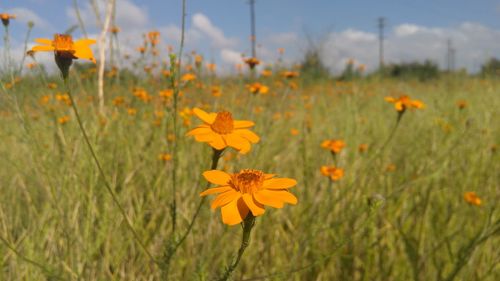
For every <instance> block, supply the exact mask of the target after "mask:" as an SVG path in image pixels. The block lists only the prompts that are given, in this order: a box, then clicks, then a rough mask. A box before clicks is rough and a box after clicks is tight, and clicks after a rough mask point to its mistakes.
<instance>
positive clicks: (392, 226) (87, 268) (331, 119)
mask: <svg viewBox="0 0 500 281" xmlns="http://www.w3.org/2000/svg"><path fill="white" fill-rule="evenodd" d="M111 32H113V33H118V32H119V31H118V30H115V31H111ZM158 37H159V33H156V35H155V33H154V32H150V34H149V35H148V36H145V38H146V42H145V44H144V46H143V47H141V48H139V49H138V54H137V55H138V56H135V57H129V58H123V60H124V61H126V60H128V61H129V62H128V65H129V66H128V67H127V66H125V67H109V68H107V69H106V71H105V73H104V75H103V77H104V80H103V82H104V84H103V85H104V86H103V88H101V85H100V83H99V80H98V78H97V77H98V72H99V70H98V69H97V68H96V66H95V65H94V64H93V63H91V62H85V61H84V60H92V61H95V60H94V57H93V54H92V52H91V51H90V48H89V47H88V46H87V45H90V44H92V43H93V42H91V41H92V40H87V41H76V40H75V41H73V39H72V38H71V37H69V36H68V35H57V36H55V37H54V39H53V40H50V39H44V40H37V41H36V42H37V44H39V45H37V46H36V47H34V48H33V49H32V50H33V51H34V52H31V53H29V54H28V55H27V57H26V63H28V66H27V68H26V69H25V71H24V74H23V75H19V72H16V71H15V70H14V71H13V70H12V69H10V70H11V71H10V72H2V84H1V87H0V124H1V130H0V140H1V145H0V160H1V163H2V164H1V168H0V188H1V196H0V242H1V243H0V256H1V257H2V259H1V271H0V280H215V279H216V280H228V279H230V278H232V279H233V280H384V281H385V280H414V281H424V280H439V281H451V280H491V281H493V280H500V251H499V249H498V244H499V242H500V240H499V233H500V213H499V210H498V204H497V203H495V202H498V201H499V199H500V193H499V191H500V186H499V184H500V173H499V171H500V152H499V151H498V145H500V126H499V122H498V120H500V110H499V108H500V96H499V94H498V93H500V80H498V79H496V78H494V77H490V78H485V77H480V76H472V75H466V74H464V73H459V72H457V73H447V74H441V75H440V77H439V78H436V79H428V80H425V81H419V80H417V79H393V78H389V77H384V76H383V75H365V74H364V73H362V72H363V70H362V69H360V70H359V72H360V73H362V75H359V76H358V77H352V79H347V80H341V79H336V78H334V77H313V76H311V75H308V74H307V73H303V72H301V69H300V67H294V66H289V65H284V64H281V63H280V62H276V63H275V64H274V65H270V66H269V65H266V66H265V67H264V70H262V69H259V70H257V68H254V67H255V66H256V65H257V64H258V63H259V61H258V60H257V59H256V58H247V59H246V60H242V64H241V65H240V66H239V68H238V71H237V72H236V73H234V74H232V75H219V74H218V72H217V66H216V65H214V64H212V63H209V62H207V61H206V60H205V59H204V58H203V57H202V56H201V55H200V54H197V53H195V52H192V53H183V54H182V49H181V50H177V52H178V53H181V56H180V57H179V56H178V55H176V53H174V50H172V49H170V50H169V54H163V53H165V50H161V51H160V50H159V49H157V47H156V46H157V40H158ZM148 38H149V39H148ZM148 40H149V41H148ZM40 51H50V53H49V54H48V55H49V56H52V55H54V56H55V58H56V62H57V65H58V70H56V71H55V72H46V71H45V70H44V68H43V67H42V66H41V65H40V64H38V63H37V61H36V58H37V57H38V56H39V55H40V54H39V52H40ZM89 52H90V53H89ZM159 55H167V56H168V57H169V61H166V62H165V61H164V60H161V59H160V57H159ZM77 58H78V59H79V60H77ZM96 58H97V56H96ZM179 58H182V62H180V61H179ZM119 60H122V58H121V57H119ZM162 61H163V62H164V63H161V62H162ZM82 62H83V63H82ZM72 63H73V64H72ZM349 63H352V62H349ZM245 64H246V65H245ZM110 65H113V64H112V63H111V64H110ZM59 71H60V72H59ZM98 89H102V92H103V94H104V95H103V96H102V97H103V99H101V97H100V96H99V94H98V93H99V91H98ZM238 120H243V121H238ZM245 120H246V121H245ZM249 121H251V122H249ZM200 125H201V126H200ZM200 132H201V133H200ZM252 132H253V133H252ZM237 134H239V135H237ZM216 140H220V141H216ZM245 169H251V170H245ZM213 170H219V171H221V172H216V171H213ZM240 171H242V172H240ZM260 171H262V172H263V173H262V172H260ZM227 173H228V174H229V175H228V174H227ZM270 174H273V175H274V178H272V177H273V175H270ZM215 186H220V187H217V188H216V189H208V191H206V192H204V191H205V190H207V188H210V187H215ZM202 192H203V193H202ZM219 192H220V193H221V194H220V195H218V197H216V196H215V195H216V194H215V193H219ZM231 192H232V194H233V195H231V196H229V195H228V194H229V193H231ZM249 194H250V196H248V197H245V196H247V195H249ZM259 194H260V195H259ZM200 195H202V196H200ZM214 198H217V199H215V200H214ZM248 198H250V199H248ZM248 200H250V201H248ZM211 202H213V203H212V207H214V208H213V209H214V210H211V208H210V204H211ZM284 203H287V204H284ZM264 205H265V207H264ZM215 207H217V208H215ZM218 207H221V208H218ZM264 209H265V213H264V211H263V210H264ZM495 245H496V246H495Z"/></svg>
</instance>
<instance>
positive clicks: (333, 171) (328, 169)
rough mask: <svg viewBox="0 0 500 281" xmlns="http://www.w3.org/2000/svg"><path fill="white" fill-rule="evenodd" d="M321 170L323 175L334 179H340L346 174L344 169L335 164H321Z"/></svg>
mask: <svg viewBox="0 0 500 281" xmlns="http://www.w3.org/2000/svg"><path fill="white" fill-rule="evenodd" d="M320 172H321V174H322V175H323V176H325V177H329V178H330V179H331V180H332V181H338V180H340V179H341V178H342V177H343V176H344V169H341V168H337V167H335V166H321V168H320Z"/></svg>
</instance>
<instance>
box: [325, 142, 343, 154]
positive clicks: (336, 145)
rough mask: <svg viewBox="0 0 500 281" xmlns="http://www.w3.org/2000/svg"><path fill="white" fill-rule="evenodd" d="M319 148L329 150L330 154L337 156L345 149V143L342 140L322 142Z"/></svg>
mask: <svg viewBox="0 0 500 281" xmlns="http://www.w3.org/2000/svg"><path fill="white" fill-rule="evenodd" d="M321 147H322V148H324V149H327V150H330V151H331V152H332V153H335V154H338V153H340V151H341V150H342V149H343V148H344V147H345V142H344V141H342V140H335V139H332V140H324V141H323V142H322V143H321Z"/></svg>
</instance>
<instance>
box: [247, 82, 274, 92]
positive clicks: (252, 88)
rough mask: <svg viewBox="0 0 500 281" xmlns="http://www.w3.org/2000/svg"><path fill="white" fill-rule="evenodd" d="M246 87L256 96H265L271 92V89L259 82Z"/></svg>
mask: <svg viewBox="0 0 500 281" xmlns="http://www.w3.org/2000/svg"><path fill="white" fill-rule="evenodd" d="M246 87H247V89H248V90H249V91H250V92H251V93H252V94H254V95H256V94H262V95H265V94H267V93H268V92H269V87H267V86H266V85H263V84H261V83H259V82H255V83H252V84H248V85H246Z"/></svg>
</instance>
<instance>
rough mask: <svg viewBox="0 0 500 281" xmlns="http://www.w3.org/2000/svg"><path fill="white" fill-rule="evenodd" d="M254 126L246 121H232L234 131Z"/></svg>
mask: <svg viewBox="0 0 500 281" xmlns="http://www.w3.org/2000/svg"><path fill="white" fill-rule="evenodd" d="M254 125H255V123H254V122H252V121H246V120H234V121H233V126H234V128H235V129H244V128H250V127H253V126H254Z"/></svg>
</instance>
